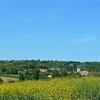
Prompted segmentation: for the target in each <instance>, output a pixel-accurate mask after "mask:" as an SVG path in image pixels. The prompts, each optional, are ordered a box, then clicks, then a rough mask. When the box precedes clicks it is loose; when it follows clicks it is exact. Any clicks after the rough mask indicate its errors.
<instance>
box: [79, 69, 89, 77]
mask: <svg viewBox="0 0 100 100" xmlns="http://www.w3.org/2000/svg"><path fill="white" fill-rule="evenodd" d="M88 73H89V72H88V71H86V70H84V71H80V72H79V74H80V75H82V76H87V75H88Z"/></svg>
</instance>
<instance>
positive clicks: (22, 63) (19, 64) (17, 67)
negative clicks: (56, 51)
mask: <svg viewBox="0 0 100 100" xmlns="http://www.w3.org/2000/svg"><path fill="white" fill-rule="evenodd" d="M35 68H47V69H48V68H65V69H66V70H67V71H73V70H76V69H77V68H81V70H87V71H89V72H100V62H76V61H57V60H56V61H53V60H50V61H45V60H44V61H41V60H10V61H9V60H4V61H3V60H0V73H6V74H18V71H22V70H23V69H35Z"/></svg>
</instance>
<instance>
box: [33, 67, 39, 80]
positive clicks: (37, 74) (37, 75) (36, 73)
mask: <svg viewBox="0 0 100 100" xmlns="http://www.w3.org/2000/svg"><path fill="white" fill-rule="evenodd" d="M39 73H40V71H39V69H34V70H33V72H32V79H35V80H38V79H39Z"/></svg>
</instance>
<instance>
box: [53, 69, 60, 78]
mask: <svg viewBox="0 0 100 100" xmlns="http://www.w3.org/2000/svg"><path fill="white" fill-rule="evenodd" d="M59 76H60V73H59V71H58V70H56V69H55V70H53V71H52V77H53V78H55V77H59Z"/></svg>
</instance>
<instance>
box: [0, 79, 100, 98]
mask: <svg viewBox="0 0 100 100" xmlns="http://www.w3.org/2000/svg"><path fill="white" fill-rule="evenodd" d="M0 100H100V78H99V77H83V78H72V79H70V78H55V79H51V80H38V81H25V82H15V83H4V84H1V85H0Z"/></svg>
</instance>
